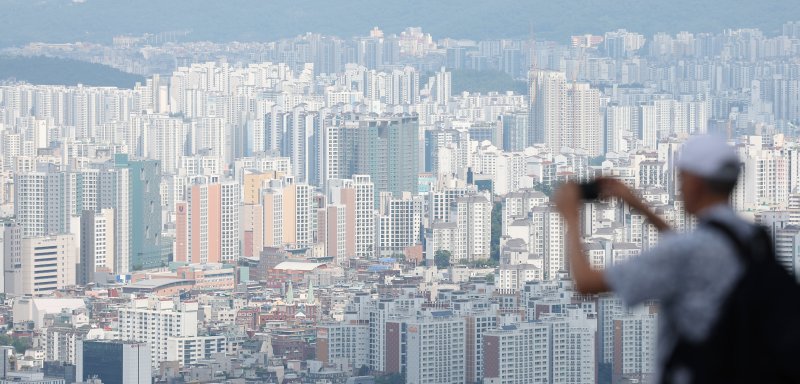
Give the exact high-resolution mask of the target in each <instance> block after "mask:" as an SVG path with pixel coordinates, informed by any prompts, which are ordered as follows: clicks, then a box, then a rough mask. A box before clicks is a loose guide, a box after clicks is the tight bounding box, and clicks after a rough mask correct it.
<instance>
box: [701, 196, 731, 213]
mask: <svg viewBox="0 0 800 384" xmlns="http://www.w3.org/2000/svg"><path fill="white" fill-rule="evenodd" d="M728 204H729V201H728V198H727V197H716V196H709V198H707V199H705V200H703V201H702V202H701V203H700V204H699V208H698V209H697V213H695V216H697V217H702V216H704V215H705V214H706V213H708V211H710V210H711V209H712V208H714V207H718V206H727V205H728Z"/></svg>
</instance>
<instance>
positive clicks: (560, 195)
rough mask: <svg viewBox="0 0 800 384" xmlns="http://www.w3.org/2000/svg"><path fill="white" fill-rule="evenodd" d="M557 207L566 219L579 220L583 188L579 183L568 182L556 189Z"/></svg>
mask: <svg viewBox="0 0 800 384" xmlns="http://www.w3.org/2000/svg"><path fill="white" fill-rule="evenodd" d="M555 200H556V208H557V209H558V212H559V213H561V215H562V216H564V219H565V220H567V221H569V220H575V221H576V222H577V220H578V209H579V208H580V205H581V190H580V188H579V187H578V184H575V183H566V184H564V185H562V186H561V187H560V188H558V191H556V199H555Z"/></svg>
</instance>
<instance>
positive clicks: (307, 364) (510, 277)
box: [0, 0, 800, 384]
mask: <svg viewBox="0 0 800 384" xmlns="http://www.w3.org/2000/svg"><path fill="white" fill-rule="evenodd" d="M798 124H800V7H798V6H797V4H796V3H795V2H793V1H761V2H752V1H707V2H699V3H698V2H690V1H685V0H676V1H670V2H663V1H662V2H655V1H627V0H626V1H611V0H600V1H588V0H576V1H566V2H564V1H561V2H556V1H548V2H545V1H520V0H502V1H493V2H477V1H466V2H464V1H449V0H448V1H436V2H429V1H420V0H411V1H404V2H399V1H397V2H382V3H375V2H368V1H363V0H353V1H342V2H336V1H333V2H331V1H319V0H305V1H285V0H275V1H251V0H242V1H230V2H218V1H210V0H200V1H187V0H178V1H169V2H162V1H152V0H146V1H135V2H109V1H97V0H84V1H66V0H42V1H36V2H29V1H22V0H6V1H3V2H2V3H0V222H2V224H3V226H2V228H1V229H2V230H0V241H1V242H2V247H0V252H2V260H3V262H2V265H3V271H2V273H0V288H1V289H2V293H1V294H0V297H2V299H3V300H2V301H0V328H2V329H3V332H0V353H1V354H2V357H3V358H2V359H0V376H2V377H0V381H2V382H15V383H31V384H45V383H52V384H72V383H93V384H97V383H107V384H117V383H120V384H129V383H137V384H145V383H147V384H151V383H184V382H197V383H232V384H251V383H316V384H321V383H330V384H339V383H347V384H357V383H363V384H370V383H416V384H422V383H453V384H455V383H642V382H655V381H656V380H657V378H658V375H659V373H660V372H659V368H658V367H659V363H660V361H659V358H660V357H659V351H658V349H657V338H658V335H659V329H658V324H659V316H663V315H662V309H661V307H660V306H659V303H658V302H655V301H646V302H645V304H642V305H638V306H634V307H628V306H625V305H623V302H622V301H621V299H620V298H619V297H618V296H616V295H615V294H613V293H603V294H599V295H591V294H581V293H580V292H579V289H577V288H576V286H575V283H574V282H573V277H574V276H573V274H572V273H571V272H570V265H569V257H568V251H569V249H568V248H569V247H568V240H567V233H568V231H567V227H568V223H567V220H566V219H565V217H564V215H563V212H562V211H561V210H560V209H563V206H562V207H560V208H559V207H557V206H556V200H557V198H558V193H559V192H557V191H558V190H559V188H560V187H562V186H564V185H570V184H571V183H585V182H588V181H591V180H594V179H596V178H603V177H606V178H607V177H610V178H614V179H617V180H619V181H621V182H622V183H623V184H624V185H625V186H627V187H628V188H630V189H631V190H633V191H634V192H635V194H636V195H637V196H639V197H641V198H642V199H643V200H644V201H645V202H646V203H647V204H649V205H650V206H652V207H653V211H654V212H655V213H656V214H657V215H658V216H659V217H660V218H661V219H663V221H664V222H665V223H666V224H668V225H669V226H670V227H671V228H672V229H674V231H675V232H677V233H688V232H691V231H693V230H695V229H696V228H697V227H698V220H697V219H696V218H695V216H693V215H691V214H690V213H689V212H687V208H686V202H685V200H684V198H683V197H682V195H681V186H680V180H681V176H680V174H681V173H680V170H679V167H678V165H677V164H678V163H677V159H678V158H679V157H680V151H681V148H682V146H683V144H684V143H685V142H686V141H687V140H690V139H691V138H692V137H695V136H699V135H707V134H710V135H715V136H716V137H720V138H722V140H725V141H726V142H727V143H728V144H729V145H730V146H732V147H733V148H735V151H736V154H737V156H738V158H739V159H740V162H741V173H740V174H739V183H738V185H737V186H736V188H735V189H733V192H732V194H731V195H730V199H729V200H730V206H731V207H732V208H733V209H734V210H735V211H736V212H737V213H738V214H739V215H741V216H742V217H744V218H745V219H746V220H748V221H750V222H753V223H758V224H761V225H763V226H765V227H766V228H767V229H768V231H769V234H770V235H771V238H772V242H773V244H772V245H773V247H774V249H775V255H776V258H777V260H778V262H779V263H780V265H781V266H782V267H784V268H785V270H786V271H787V272H789V273H790V274H792V276H798V274H800V142H799V141H798V138H800V132H799V131H798ZM734 178H735V177H734ZM651 219H652V218H651V217H648V216H647V215H646V214H645V213H643V212H642V211H641V210H637V209H634V208H631V206H630V204H628V203H626V202H625V201H623V200H622V199H620V198H616V197H611V198H603V199H586V200H584V201H583V203H581V213H580V228H579V230H580V231H579V232H580V240H581V244H583V247H584V248H585V253H586V256H587V258H588V262H589V264H590V265H591V267H592V269H594V270H599V271H603V270H608V269H611V268H615V267H616V266H618V265H620V264H623V263H625V262H627V261H629V260H633V259H635V258H637V257H639V254H640V253H643V252H647V251H649V250H652V249H653V248H655V247H656V246H657V244H658V243H659V241H660V240H662V239H663V238H664V236H665V235H664V234H663V233H662V232H659V228H658V226H657V225H654V224H653V222H652V221H651ZM656 224H658V223H656ZM573 233H574V231H573Z"/></svg>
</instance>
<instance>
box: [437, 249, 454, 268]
mask: <svg viewBox="0 0 800 384" xmlns="http://www.w3.org/2000/svg"><path fill="white" fill-rule="evenodd" d="M451 256H453V254H452V253H450V251H447V250H444V249H440V250H438V251H436V253H434V254H433V263H434V264H436V268H442V269H443V268H447V267H449V266H450V257H451Z"/></svg>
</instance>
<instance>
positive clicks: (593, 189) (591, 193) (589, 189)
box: [578, 180, 600, 200]
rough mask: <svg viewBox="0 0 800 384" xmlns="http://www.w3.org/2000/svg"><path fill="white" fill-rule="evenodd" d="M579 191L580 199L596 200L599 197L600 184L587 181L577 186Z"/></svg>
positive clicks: (595, 181) (594, 181)
mask: <svg viewBox="0 0 800 384" xmlns="http://www.w3.org/2000/svg"><path fill="white" fill-rule="evenodd" d="M578 187H579V188H580V190H581V199H583V200H597V198H598V197H600V183H598V182H597V180H592V181H587V182H583V183H580V184H578Z"/></svg>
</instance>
